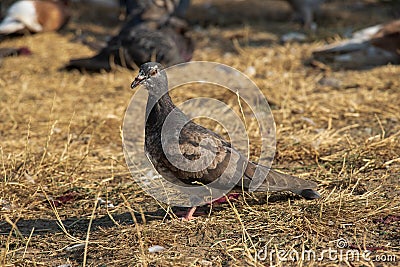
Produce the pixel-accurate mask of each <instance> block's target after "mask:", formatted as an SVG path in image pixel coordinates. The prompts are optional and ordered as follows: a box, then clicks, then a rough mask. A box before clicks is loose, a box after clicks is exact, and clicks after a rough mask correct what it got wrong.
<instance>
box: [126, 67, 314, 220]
mask: <svg viewBox="0 0 400 267" xmlns="http://www.w3.org/2000/svg"><path fill="white" fill-rule="evenodd" d="M142 84H143V85H144V86H145V87H146V89H147V91H148V100H147V106H146V118H147V119H146V123H145V146H144V148H145V153H146V155H147V156H148V158H149V159H150V161H151V163H152V164H153V166H154V168H155V169H156V170H157V172H158V173H159V174H160V175H161V176H162V177H164V178H165V179H167V180H168V181H170V182H173V183H176V184H185V185H193V184H195V183H197V184H198V183H201V184H206V185H207V186H209V185H210V183H213V182H215V181H216V180H217V179H218V181H217V182H218V184H217V185H216V186H215V188H216V190H217V189H218V188H226V186H228V187H229V186H230V185H232V187H233V186H235V185H236V186H239V187H240V186H241V185H244V186H245V187H247V188H249V187H250V185H251V182H252V180H253V177H254V176H255V172H256V170H257V169H259V171H260V172H261V174H262V175H264V177H266V179H265V180H264V182H263V183H262V184H261V185H258V188H257V190H260V191H291V192H293V193H295V194H298V195H300V196H302V197H304V198H306V199H316V198H319V197H320V194H319V193H318V192H317V191H315V190H314V189H315V188H316V187H317V184H316V183H315V182H312V181H307V180H303V179H301V178H298V177H295V176H292V175H289V174H284V173H281V172H278V171H276V170H273V169H270V168H268V167H265V166H262V165H258V164H257V163H256V162H252V161H249V160H248V159H247V158H246V157H245V156H243V155H242V154H241V153H240V152H239V151H238V150H236V149H235V148H234V147H233V146H232V145H231V144H230V143H229V142H227V141H226V140H225V139H224V138H223V137H221V136H220V135H218V134H217V133H215V132H213V131H211V130H209V129H207V128H205V127H202V126H201V125H198V124H196V123H194V122H192V121H191V120H190V119H188V118H187V117H186V115H185V114H184V113H183V112H182V111H181V110H180V109H179V108H177V107H176V106H175V105H174V103H173V102H172V100H171V98H170V95H169V93H168V79H167V74H166V72H165V69H164V68H163V66H162V65H161V64H160V63H157V62H147V63H145V64H143V65H142V66H141V67H140V70H139V74H138V76H137V77H136V78H135V79H134V81H133V82H132V84H131V88H132V89H133V88H135V87H137V86H139V85H142ZM167 119H168V120H169V123H170V124H168V126H166V127H163V126H164V124H165V123H166V120H167ZM169 125H171V126H169ZM163 128H172V129H171V131H174V130H176V131H178V132H179V133H178V135H179V137H178V138H179V147H178V148H177V147H174V146H173V145H171V144H170V143H168V140H171V139H169V138H170V136H168V135H162V130H163ZM163 138H164V139H163ZM162 140H164V141H162ZM165 140H167V141H166V142H165ZM208 153H211V154H212V155H214V156H213V157H212V160H211V162H209V164H207V165H206V166H191V164H198V165H202V164H203V163H204V162H198V161H197V160H198V159H199V158H201V157H202V156H203V155H207V154H208ZM178 154H179V155H182V156H183V157H184V158H182V159H183V160H182V161H178V163H180V165H182V166H177V163H171V160H170V159H176V158H177V155H178ZM206 157H207V156H206ZM184 165H185V166H184ZM183 166H184V167H183ZM187 166H191V167H193V168H195V169H197V170H198V171H193V169H191V170H190V171H189V170H188V169H187V168H186V167H187ZM227 174H233V176H235V175H236V174H239V175H240V177H239V178H240V180H232V179H231V177H228V176H227ZM242 177H243V178H242ZM232 183H233V184H232ZM224 186H225V187H224ZM229 188H231V187H229ZM195 210H196V206H193V207H192V208H191V209H190V210H189V211H188V213H187V214H186V216H185V217H184V218H185V219H187V220H190V219H192V218H193V217H192V216H193V214H194V212H195Z"/></svg>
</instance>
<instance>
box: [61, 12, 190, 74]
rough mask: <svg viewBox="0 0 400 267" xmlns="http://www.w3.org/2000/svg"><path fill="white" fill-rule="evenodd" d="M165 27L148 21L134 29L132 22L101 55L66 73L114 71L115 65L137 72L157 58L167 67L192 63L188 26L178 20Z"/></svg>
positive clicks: (71, 66) (72, 65) (73, 63)
mask: <svg viewBox="0 0 400 267" xmlns="http://www.w3.org/2000/svg"><path fill="white" fill-rule="evenodd" d="M161 23H162V25H159V24H158V22H154V21H147V22H143V23H141V24H139V25H135V26H131V25H130V22H128V23H127V25H125V26H124V27H123V28H122V30H121V31H120V33H119V34H118V35H116V36H114V37H113V38H112V39H111V40H110V41H109V42H108V43H107V46H106V47H104V48H103V49H101V50H100V52H99V53H98V54H97V55H95V56H93V57H89V58H81V59H72V60H70V62H69V64H67V65H66V66H65V69H66V70H72V69H79V70H86V71H90V72H99V71H101V70H105V71H111V70H112V68H113V66H115V65H119V66H122V67H126V68H129V69H137V66H140V65H142V64H143V63H145V62H148V61H150V60H152V58H153V57H154V58H155V59H156V60H157V61H159V62H161V63H163V64H164V65H166V66H171V65H174V64H177V63H182V62H187V61H189V60H191V58H192V54H193V50H194V46H193V42H192V40H191V38H189V37H188V36H187V35H186V27H187V26H186V23H185V22H184V21H182V20H181V19H178V18H175V17H171V18H169V20H168V21H167V22H161Z"/></svg>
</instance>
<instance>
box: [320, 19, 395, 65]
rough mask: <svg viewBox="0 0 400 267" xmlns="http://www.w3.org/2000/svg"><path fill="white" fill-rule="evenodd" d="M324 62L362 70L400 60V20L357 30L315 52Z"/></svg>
mask: <svg viewBox="0 0 400 267" xmlns="http://www.w3.org/2000/svg"><path fill="white" fill-rule="evenodd" d="M313 57H314V58H315V59H316V60H318V61H321V62H327V63H329V62H334V63H337V64H338V65H340V67H343V68H349V69H362V68H370V67H374V66H379V65H385V64H388V63H392V64H399V63H400V20H394V21H391V22H388V23H385V24H379V25H376V26H372V27H368V28H365V29H363V30H360V31H357V32H355V33H354V34H353V36H352V38H351V39H349V40H345V41H341V42H339V43H333V44H330V45H326V46H324V47H321V48H319V49H317V50H315V51H313Z"/></svg>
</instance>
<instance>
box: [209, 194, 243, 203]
mask: <svg viewBox="0 0 400 267" xmlns="http://www.w3.org/2000/svg"><path fill="white" fill-rule="evenodd" d="M239 196H240V193H230V194H228V195H227V197H228V199H229V200H237V199H238V198H239ZM227 202H228V200H227V199H226V197H225V196H223V197H220V198H217V199H214V200H213V201H211V203H208V204H209V205H210V204H214V203H216V204H222V203H227Z"/></svg>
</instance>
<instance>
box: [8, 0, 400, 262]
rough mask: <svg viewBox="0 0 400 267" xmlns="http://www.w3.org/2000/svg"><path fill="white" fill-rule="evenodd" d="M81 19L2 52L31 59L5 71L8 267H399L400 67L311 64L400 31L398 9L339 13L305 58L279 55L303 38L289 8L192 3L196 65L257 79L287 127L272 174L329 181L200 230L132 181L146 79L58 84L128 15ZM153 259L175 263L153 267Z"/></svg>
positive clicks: (209, 213) (15, 61)
mask: <svg viewBox="0 0 400 267" xmlns="http://www.w3.org/2000/svg"><path fill="white" fill-rule="evenodd" d="M210 5H211V6H210ZM207 6H208V8H206V7H207ZM72 8H73V9H74V16H73V17H72V19H71V21H70V23H69V24H68V25H67V27H66V28H64V29H63V30H61V31H60V32H58V33H44V34H36V35H27V36H23V37H18V38H10V39H6V40H4V41H2V42H1V43H0V47H8V46H28V47H29V48H31V50H32V52H33V54H32V55H31V56H25V57H23V56H21V57H14V58H6V59H4V60H3V61H2V62H1V67H0V70H1V72H0V73H1V74H0V99H1V101H0V110H1V112H0V121H1V123H0V136H1V143H0V160H1V164H0V166H1V182H0V187H1V190H0V207H1V211H0V215H1V218H0V232H1V235H0V242H1V244H2V246H1V250H0V261H1V265H3V266H59V265H62V264H70V265H71V266H81V265H86V266H265V265H274V264H280V265H281V266H287V265H305V266H308V265H317V266H328V265H329V266H332V265H338V264H341V265H349V266H386V265H392V266H395V265H398V264H399V262H400V231H399V229H400V225H399V224H400V203H399V200H400V186H399V178H400V174H399V173H400V123H399V121H400V79H399V77H400V76H399V75H400V67H399V66H392V65H387V66H381V67H376V68H373V69H369V70H362V71H355V70H340V69H331V68H329V66H322V67H321V66H319V67H317V68H316V67H313V66H311V65H310V64H309V58H310V56H311V51H312V50H313V49H315V48H317V47H319V46H321V45H322V44H323V43H324V42H325V41H332V40H333V39H338V38H340V37H339V36H342V35H343V34H345V33H347V32H348V31H349V30H356V29H360V28H363V27H365V26H369V25H374V24H376V23H381V22H384V21H387V20H390V19H393V18H396V17H398V16H399V13H398V10H399V8H398V2H397V3H396V1H380V2H379V1H339V0H337V1H329V2H328V3H327V5H326V6H324V8H323V10H322V11H323V15H322V16H321V17H320V18H319V20H318V24H319V28H318V29H317V31H316V32H315V33H308V36H309V39H308V40H307V41H306V42H304V43H289V44H281V43H280V42H279V37H280V36H281V35H282V34H284V33H287V32H289V31H302V29H301V27H300V26H299V25H298V24H296V23H294V22H291V21H290V20H289V18H290V10H289V8H288V6H287V5H286V3H285V2H283V1H278V0H270V1H269V0H264V1H257V0H249V1H227V0H215V1H206V0H196V1H194V3H193V6H192V8H191V10H190V11H189V16H190V22H191V25H192V26H193V30H192V31H191V33H190V34H191V35H192V37H193V38H194V40H195V41H196V51H195V53H194V56H193V60H206V61H216V62H221V63H224V64H227V65H230V66H232V67H234V68H237V69H238V70H240V71H244V72H247V73H248V74H249V75H250V77H251V78H252V80H253V81H254V82H255V83H256V84H257V86H258V87H259V88H260V89H261V90H262V92H263V93H264V95H265V96H266V98H267V99H268V101H269V103H270V105H271V109H272V113H273V115H274V119H275V122H276V136H277V149H276V155H275V159H274V162H273V165H274V167H276V168H278V169H280V170H283V171H285V172H289V173H292V174H297V175H299V176H300V177H302V178H304V179H310V180H314V181H316V182H317V183H318V184H319V189H318V190H319V192H320V193H321V195H322V198H321V199H319V200H315V201H307V200H304V199H301V198H298V197H295V196H293V195H291V194H289V193H271V194H268V195H267V194H264V193H257V194H248V193H245V197H243V196H241V197H240V198H239V199H238V200H237V201H232V202H231V203H227V204H222V205H218V206H212V208H210V206H205V207H203V208H201V209H200V210H202V211H204V213H205V214H199V217H198V218H197V219H195V220H193V221H189V222H182V221H180V220H179V219H177V217H176V216H175V215H174V213H176V211H177V209H176V208H173V207H169V206H168V205H166V204H163V203H159V202H157V201H156V200H154V199H153V198H152V197H151V196H149V195H147V194H146V193H145V192H144V191H143V190H142V189H141V188H140V187H139V186H138V184H137V183H136V182H135V181H134V179H133V177H132V175H131V174H130V172H129V171H128V168H127V166H126V163H125V159H124V154H123V150H122V141H121V140H122V139H121V128H122V121H123V117H124V112H125V110H126V107H127V106H128V104H129V101H130V97H131V96H132V92H131V90H130V89H129V88H130V83H131V81H132V79H133V78H134V76H135V75H136V74H137V71H135V70H132V71H130V70H125V69H121V68H119V69H116V70H115V71H113V72H110V73H100V74H88V73H83V74H82V73H79V72H75V71H73V72H64V71H60V70H59V69H60V68H61V67H62V66H63V65H64V64H65V63H66V62H68V60H69V59H70V58H72V57H74V58H76V57H80V56H87V55H92V54H94V53H95V51H93V50H91V49H90V48H89V47H88V46H86V45H84V44H82V43H80V42H79V41H76V36H83V37H85V38H86V39H88V40H91V41H96V40H98V41H104V40H105V37H106V36H107V35H110V34H113V33H115V32H117V31H118V28H119V25H120V22H118V20H117V11H116V10H112V11H107V12H105V11H104V10H100V9H94V8H91V7H87V6H85V5H78V4H73V5H72ZM396 12H397V13H396ZM99 14H102V15H101V16H100V15H99ZM103 14H106V15H103ZM254 70H255V71H254ZM323 81H331V82H323ZM194 94H195V92H193V91H191V92H189V93H188V92H186V93H185V92H183V93H181V94H176V95H174V100H176V101H179V100H182V99H185V98H187V97H188V95H189V96H191V95H194ZM222 100H223V99H222ZM143 112H144V111H143ZM206 126H207V125H206ZM209 126H210V127H211V125H209ZM211 128H213V127H211ZM256 144H257V143H254V144H252V145H251V146H252V147H251V151H253V152H254V153H256V151H257V145H256ZM133 175H134V177H140V176H143V173H141V172H140V170H139V171H138V172H137V173H134V174H133ZM99 198H101V199H102V200H103V201H99V200H98V199H99ZM107 201H108V202H107ZM107 203H112V205H111V204H108V205H107ZM171 208H172V209H171ZM156 245H158V246H162V247H163V248H164V250H162V251H159V252H154V253H151V252H149V248H152V247H154V246H156ZM333 250H335V252H332V251H333ZM365 250H369V251H371V252H367V254H362V253H363V252H364V251H365ZM310 251H313V252H315V253H316V256H313V255H311V254H310V255H311V256H309V258H308V255H309V253H311V252H310ZM329 251H331V255H329V253H328V252H329ZM304 252H306V253H304ZM323 253H325V254H323ZM340 253H342V254H341V255H340ZM346 253H347V254H346ZM368 253H369V254H368ZM302 254H303V255H305V257H303V259H302ZM352 254H353V256H354V257H353V258H351V256H352ZM277 255H279V256H280V258H279V257H278V256H277ZM296 255H297V256H298V257H297V258H296ZM321 255H322V256H321ZM346 255H347V256H346ZM357 255H358V256H359V257H358V258H357ZM270 256H271V258H270ZM329 256H331V258H329Z"/></svg>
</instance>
